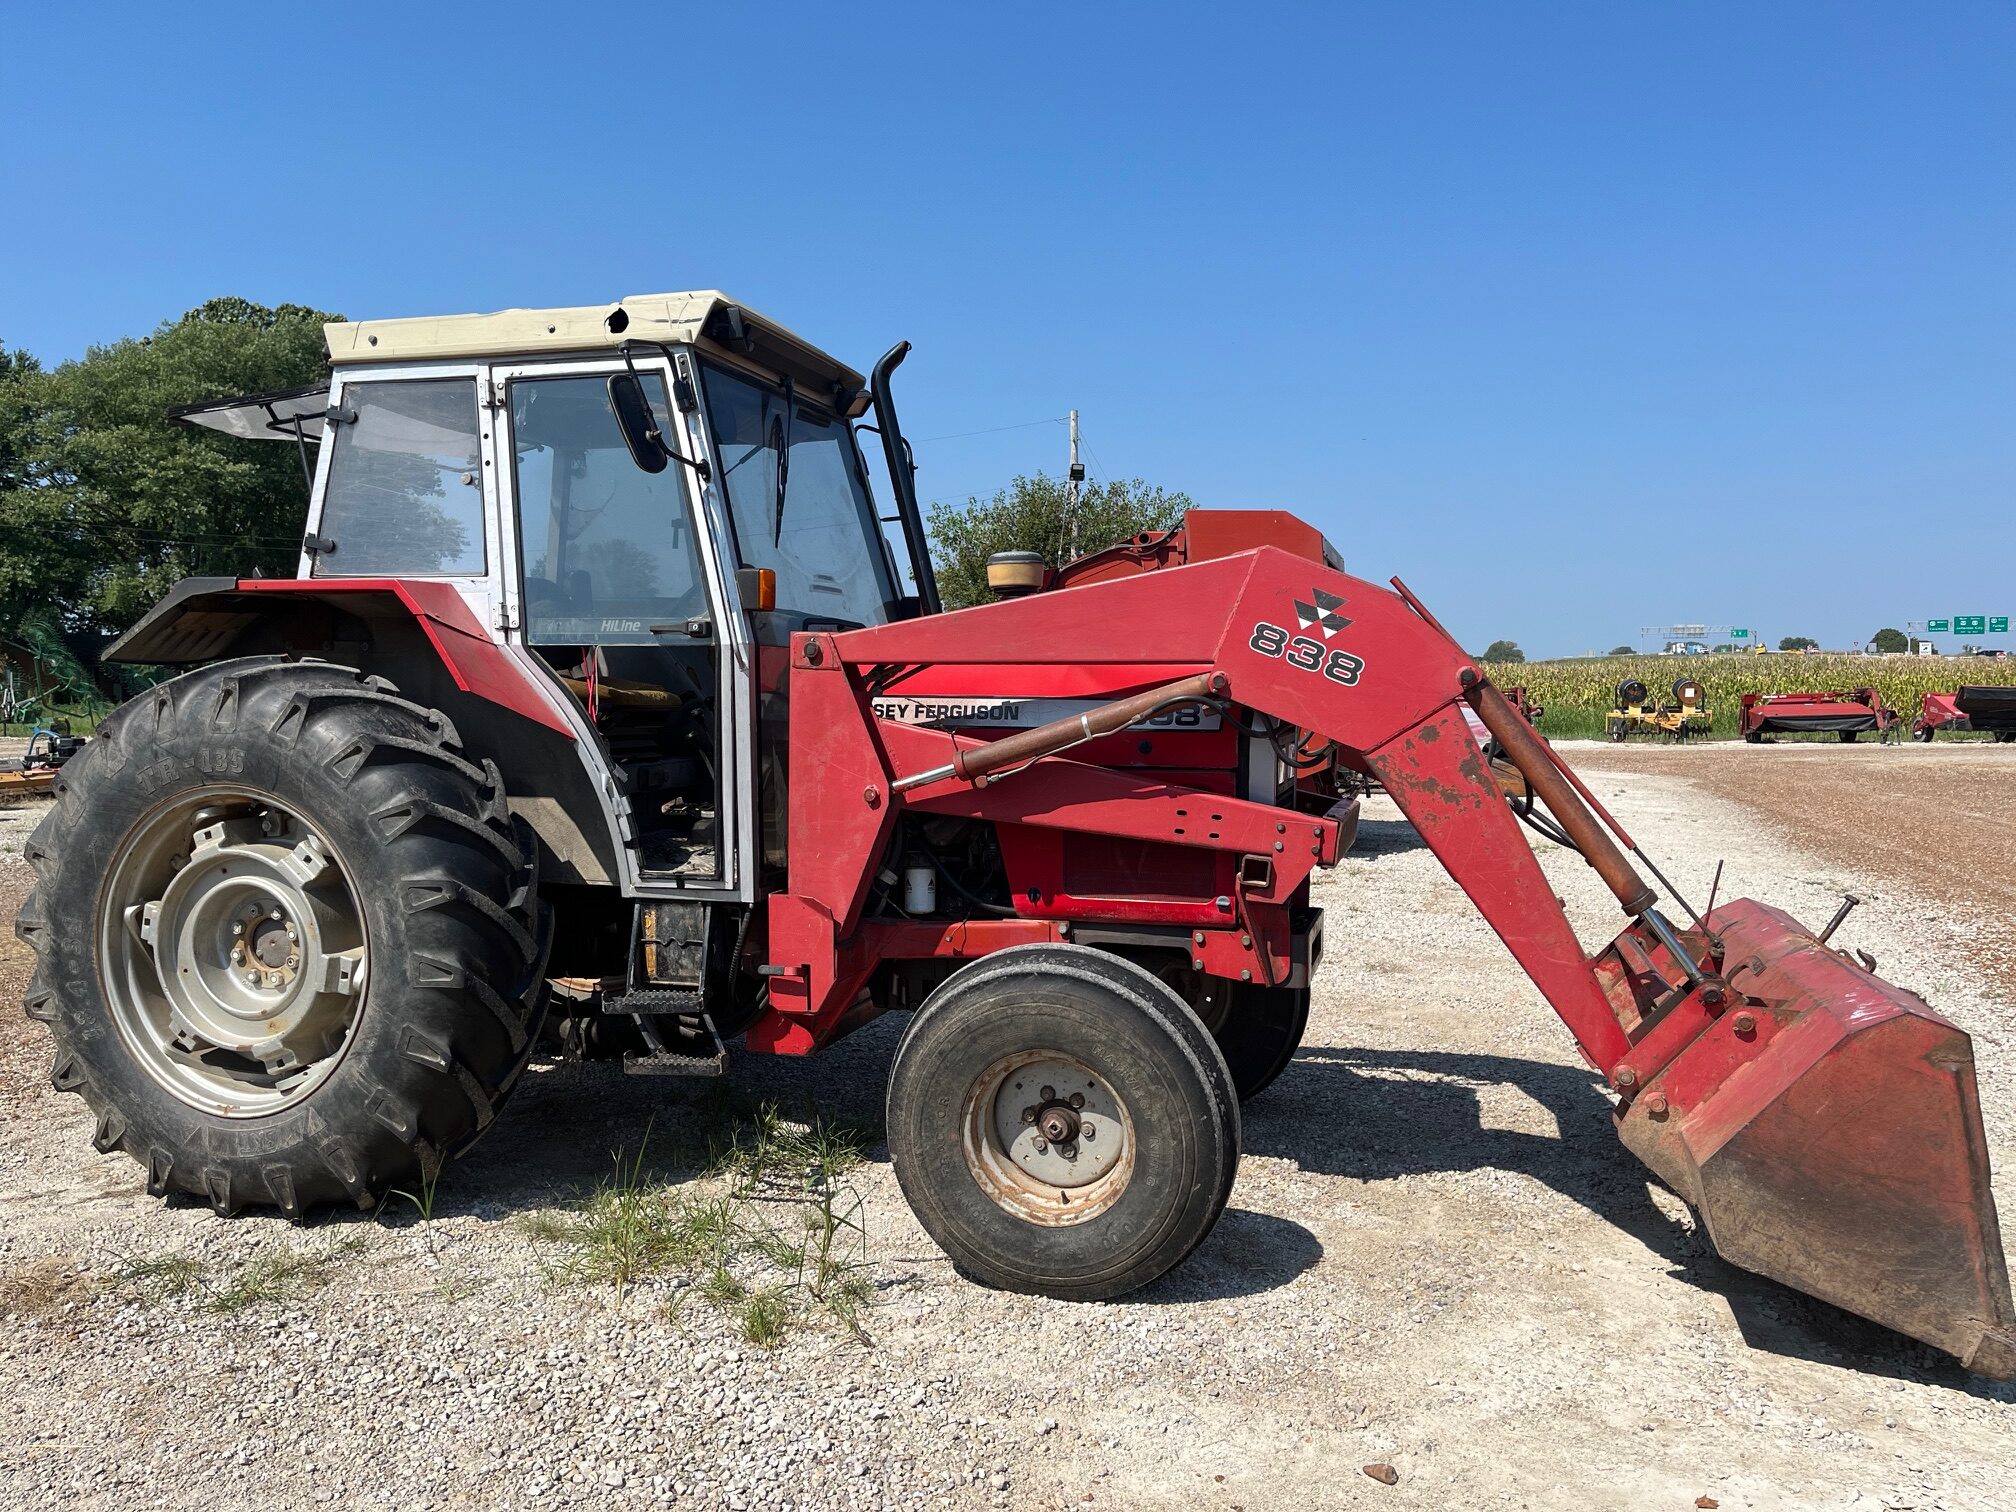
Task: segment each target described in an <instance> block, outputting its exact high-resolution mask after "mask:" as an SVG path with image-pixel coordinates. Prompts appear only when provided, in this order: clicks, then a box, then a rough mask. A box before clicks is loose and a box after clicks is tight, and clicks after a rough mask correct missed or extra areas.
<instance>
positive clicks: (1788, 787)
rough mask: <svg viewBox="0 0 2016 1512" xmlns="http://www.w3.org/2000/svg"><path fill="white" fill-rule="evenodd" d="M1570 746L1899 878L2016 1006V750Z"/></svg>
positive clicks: (1971, 744) (1792, 744) (1946, 745)
mask: <svg viewBox="0 0 2016 1512" xmlns="http://www.w3.org/2000/svg"><path fill="white" fill-rule="evenodd" d="M1569 749H1571V750H1572V751H1573V752H1574V757H1575V761H1576V763H1577V765H1578V766H1579V767H1581V768H1586V769H1588V770H1592V771H1594V770H1604V771H1609V770H1613V769H1616V770H1622V771H1638V772H1657V773H1670V774H1673V775H1676V776H1678V775H1682V774H1684V775H1685V776H1686V777H1687V778H1688V779H1689V780H1690V781H1692V782H1693V783H1695V785H1696V786H1698V787H1700V788H1702V789H1703V790H1705V791H1707V792H1710V793H1714V794H1716V795H1718V796H1720V797H1724V798H1733V799H1735V800H1736V801H1737V802H1739V803H1742V804H1744V805H1745V806H1747V807H1749V808H1751V809H1753V810H1755V811H1757V812H1758V813H1759V815H1760V817H1762V818H1763V819H1764V821H1765V822H1766V823H1767V824H1768V825H1769V826H1770V827H1771V829H1772V831H1773V832H1774V833H1775V834H1777V835H1781V836H1784V837H1786V838H1787V839H1789V840H1791V841H1792V842H1793V843H1795V844H1798V845H1800V846H1802V847H1804V848H1806V849H1808V850H1811V851H1814V852H1816V853H1818V854H1819V855H1822V856H1825V857H1826V858H1827V859H1828V860H1830V861H1832V862H1834V863H1835V864H1836V865H1840V866H1847V867H1851V868H1857V869H1859V870H1863V871H1867V872H1870V873H1872V874H1873V875H1874V876H1876V877H1878V878H1886V877H1894V878H1898V879H1902V880H1908V881H1909V883H1910V884H1911V886H1912V887H1913V888H1914V889H1915V890H1916V891H1917V892H1918V893H1920V894H1922V895H1924V896H1926V897H1929V898H1932V899H1934V900H1936V901H1937V902H1940V903H1943V904H1945V905H1946V907H1947V908H1948V909H1949V910H1953V911H1956V912H1964V913H1966V914H1968V915H1970V916H1971V917H1972V918H1973V920H1974V924H1975V935H1974V964H1975V965H1976V966H1977V967H1978V968H1979V970H1980V971H1981V972H1982V974H1983V975H1985V976H1986V977H1987V978H1988V979H1989V980H1990V981H1991V982H1992V983H1993V984H1994V987H1995V990H1996V993H1997V995H1998V996H2000V997H2001V998H2002V999H2003V1001H2005V1002H2010V1001H2016V824H2012V823H2011V818H2010V816H2011V815H2012V814H2016V746H2006V745H2003V746H1998V745H1992V744H1990V743H1988V742H1987V741H1986V740H1985V739H1983V740H1974V741H1954V740H1950V739H1949V740H1946V741H1935V742H1933V743H1932V744H1931V745H1916V744H1898V745H1891V746H1880V745H1877V744H1875V743H1874V742H1873V741H1868V740H1864V741H1862V742H1858V743H1857V744H1854V745H1847V746H1844V745H1842V744H1840V743H1839V742H1838V741H1835V742H1834V743H1833V744H1831V745H1829V744H1825V743H1816V742H1814V741H1808V740H1799V741H1792V740H1787V741H1784V742H1782V743H1780V742H1775V741H1774V742H1767V743H1765V744H1762V745H1755V746H1746V745H1743V744H1741V743H1740V742H1734V741H1732V742H1728V743H1718V744H1716V745H1708V746H1647V747H1644V748H1642V749H1633V750H1631V751H1630V752H1628V753H1623V752H1618V751H1617V750H1616V749H1615V747H1612V746H1605V745H1598V744H1591V745H1589V746H1588V747H1587V748H1586V749H1585V748H1583V747H1581V746H1575V747H1570V748H1569ZM1697 901H1698V900H1697Z"/></svg>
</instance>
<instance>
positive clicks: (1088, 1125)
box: [1078, 1118, 1094, 1142]
mask: <svg viewBox="0 0 2016 1512" xmlns="http://www.w3.org/2000/svg"><path fill="white" fill-rule="evenodd" d="M1093 1132H1094V1131H1093V1128H1092V1120H1091V1119H1089V1118H1088V1119H1086V1120H1085V1122H1083V1123H1081V1124H1080V1125H1078V1137H1079V1138H1080V1139H1083V1140H1086V1141H1088V1142H1089V1141H1090V1140H1091V1138H1092V1135H1093Z"/></svg>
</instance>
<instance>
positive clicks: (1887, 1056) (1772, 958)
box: [1618, 900, 2016, 1379]
mask: <svg viewBox="0 0 2016 1512" xmlns="http://www.w3.org/2000/svg"><path fill="white" fill-rule="evenodd" d="M1707 923H1708V926H1709V929H1710V932H1711V934H1712V936H1713V937H1714V938H1715V939H1716V940H1719V943H1720V950H1719V952H1717V951H1714V950H1712V949H1710V950H1709V951H1707V952H1706V953H1707V954H1708V955H1709V957H1710V960H1711V961H1713V960H1714V959H1716V958H1717V957H1718V956H1719V960H1720V965H1721V973H1722V976H1723V977H1724V978H1725V979H1726V981H1727V983H1728V988H1727V993H1728V995H1727V997H1726V999H1725V1000H1724V1001H1723V1002H1722V1003H1721V1004H1720V1005H1718V1009H1717V1011H1716V1012H1714V1014H1713V1015H1712V1017H1708V1016H1706V1015H1704V1018H1705V1026H1704V1027H1703V1028H1702V1029H1701V1031H1700V1032H1699V1033H1698V1034H1697V1035H1694V1036H1693V1037H1692V1039H1691V1040H1689V1041H1688V1042H1687V1043H1685V1044H1684V1046H1683V1047H1682V1048H1680V1049H1679V1050H1678V1051H1677V1053H1675V1054H1673V1055H1672V1056H1671V1057H1670V1058H1669V1059H1667V1060H1665V1062H1664V1064H1663V1065H1661V1066H1660V1067H1659V1068H1658V1069H1657V1070H1656V1071H1655V1072H1652V1073H1651V1074H1649V1075H1648V1076H1646V1078H1645V1079H1644V1081H1643V1084H1642V1085H1641V1086H1639V1087H1638V1088H1637V1089H1636V1095H1635V1096H1633V1097H1632V1098H1631V1099H1630V1101H1629V1102H1628V1103H1627V1104H1626V1105H1625V1106H1624V1108H1623V1109H1622V1110H1621V1111H1620V1113H1619V1115H1618V1131H1619V1133H1620V1134H1621V1135H1622V1137H1623V1140H1624V1142H1625V1144H1626V1145H1628V1146H1629V1147H1630V1149H1631V1150H1632V1151H1633V1152H1634V1153H1635V1154H1636V1155H1637V1156H1638V1157H1639V1158H1640V1159H1641V1160H1643V1161H1644V1162H1645V1163H1646V1164H1647V1165H1648V1166H1650V1167H1651V1168H1652V1169H1653V1171H1654V1172H1656V1173H1657V1174H1658V1175H1659V1176H1660V1177H1661V1178H1662V1179H1663V1180H1665V1181H1666V1182H1667V1183H1668V1184H1669V1185H1671V1186H1672V1187H1673V1188H1674V1189H1675V1190H1676V1191H1678V1192H1679V1193H1680V1194H1681V1195H1682V1196H1683V1197H1685V1198H1686V1199H1687V1200H1688V1201H1689V1202H1690V1203H1691V1204H1693V1206H1694V1208H1695V1210H1696V1211H1697V1212H1698V1213H1699V1214H1700V1215H1701V1217H1702V1219H1703V1221H1704V1222H1705V1223H1706V1225H1707V1229H1708V1233H1709V1236H1710V1238H1712V1239H1713V1241H1714V1244H1715V1248H1716V1250H1717V1251H1718V1252H1719V1253H1720V1254H1721V1255H1722V1257H1723V1258H1724V1259H1726V1260H1728V1261H1730V1262H1732V1263H1733V1264H1736V1265H1740V1266H1742V1267H1743V1268H1744V1269H1746V1270H1752V1271H1756V1272H1758V1273H1759V1274H1761V1275H1765V1276H1769V1277H1771V1278H1773V1279H1774V1280H1777V1281H1781V1282H1783V1283H1785V1284H1786V1285H1788V1286H1794V1287H1797V1288H1798V1289H1799V1290H1801V1291H1804V1292H1809V1293H1811V1294H1812V1295H1814V1296H1816V1297H1820V1298H1822V1299H1823V1300H1825V1301H1828V1302H1831V1303H1833V1304H1835V1305H1836V1306H1838V1307H1843V1308H1846V1309H1847V1310H1848V1311H1850V1312H1854V1313H1859V1314H1861V1315H1862V1316H1863V1317H1865V1318H1871V1319H1874V1320H1875V1321H1876V1322H1879V1323H1883V1324H1886V1325H1888V1326H1889V1327H1891V1328H1894V1329H1897V1330H1898V1331H1899V1332H1902V1333H1906V1334H1910V1335H1911V1336H1913V1337H1914V1338H1918V1339H1922V1340H1924V1341H1925V1342H1926V1343H1929V1344H1932V1345H1935V1346H1937V1347H1938V1348H1940V1349H1942V1350H1945V1351H1947V1352H1949V1353H1951V1354H1953V1355H1956V1356H1958V1357H1959V1359H1960V1361H1961V1363H1962V1364H1964V1365H1965V1366H1966V1367H1967V1368H1968V1369H1970V1370H1973V1371H1976V1372H1978V1373H1980V1374H1983V1375H1988V1376H1995V1377H1998V1378H2004V1379H2006V1378H2009V1377H2011V1376H2016V1311H2012V1308H2011V1304H2010V1295H2009V1275H2008V1267H2007V1263H2006V1262H2005V1260H2004V1258H2003V1254H2002V1242H2001V1235H2000V1233H1999V1231H1998V1228H1997V1225H1996V1219H1995V1201H1994V1197H1993V1195H1992V1194H1991V1193H1990V1190H1989V1182H1988V1152H1987V1147H1986V1143H1985V1139H1984V1136H1983V1133H1982V1125H1981V1107H1980V1103H1979V1101H1978V1099H1977V1097H1976V1093H1975V1085H1974V1055H1973V1046H1972V1043H1971V1041H1970V1040H1969V1039H1968V1037H1967V1035H1966V1034H1965V1033H1963V1032H1962V1031H1961V1030H1960V1029H1959V1028H1957V1027H1956V1026H1954V1025H1953V1024H1951V1023H1949V1022H1948V1021H1947V1020H1946V1019H1944V1018H1942V1017H1940V1015H1938V1014H1937V1013H1935V1012H1933V1011H1932V1009H1931V1008H1930V1007H1928V1006H1927V1005H1926V1004H1925V1003H1924V1002H1923V1001H1922V1000H1921V999H1919V998H1918V997H1916V996H1915V995H1913V994H1911V993H1909V992H1905V991H1903V990H1902V989H1900V988H1897V987H1893V986H1891V985H1890V984H1889V983H1888V982H1885V981H1884V980H1883V979H1882V978H1880V977H1878V976H1876V975H1875V973H1874V972H1873V971H1871V970H1867V969H1865V968H1864V967H1863V966H1862V965H1859V964H1857V963H1856V962H1854V961H1853V960H1850V959H1849V958H1848V957H1846V956H1845V955H1844V954H1842V953H1841V952H1839V951H1836V950H1833V949H1830V948H1828V947H1827V946H1825V945H1823V944H1821V943H1819V942H1818V941H1817V940H1815V939H1814V937H1813V935H1812V934H1811V933H1810V932H1809V931H1808V930H1807V929H1805V928H1804V927H1803V926H1802V925H1800V924H1798V923H1797V922H1796V921H1794V920H1793V919H1792V918H1790V917H1789V916H1787V915H1786V914H1783V913H1781V912H1779V911H1778V910H1777V909H1774V908H1767V907H1765V906H1764V905H1762V904H1759V903H1754V902H1750V901H1748V900H1740V901H1737V902H1732V903H1729V904H1727V905H1725V906H1723V907H1721V908H1717V909H1716V910H1715V911H1714V912H1713V914H1712V915H1710V917H1709V919H1708V921H1707ZM1690 938H1691V939H1693V940H1694V941H1697V942H1699V941H1700V936H1698V935H1695V936H1691V937H1690ZM1703 943H1705V942H1703ZM1651 1039H1652V1036H1651V1035H1649V1034H1648V1035H1645V1036H1642V1037H1641V1038H1640V1040H1639V1044H1640V1045H1641V1046H1648V1045H1649V1044H1650V1043H1651Z"/></svg>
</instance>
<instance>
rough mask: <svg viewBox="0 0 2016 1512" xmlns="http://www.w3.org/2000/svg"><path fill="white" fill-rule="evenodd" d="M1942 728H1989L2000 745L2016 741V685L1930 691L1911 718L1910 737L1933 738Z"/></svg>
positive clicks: (1958, 729)
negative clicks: (1951, 691) (1916, 713)
mask: <svg viewBox="0 0 2016 1512" xmlns="http://www.w3.org/2000/svg"><path fill="white" fill-rule="evenodd" d="M1941 730H1945V731H1948V732H1949V733H1954V734H1957V733H1959V732H1961V731H1966V730H1982V731H1986V732H1987V733H1988V735H1989V736H1990V737H1991V738H1992V739H1993V740H1994V741H1995V743H1996V744H1997V745H2006V744H2008V743H2009V742H2010V741H2016V688H1997V687H1971V686H1970V687H1964V688H1961V689H1960V690H1959V691H1958V692H1955V693H1927V694H1926V695H1925V701H1924V703H1923V705H1922V706H1921V707H1920V708H1919V710H1918V717H1917V718H1916V719H1914V720H1912V721H1911V738H1912V739H1913V740H1930V739H1931V738H1932V737H1933V736H1934V735H1936V734H1938V733H1939V732H1940V731H1941Z"/></svg>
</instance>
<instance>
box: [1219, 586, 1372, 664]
mask: <svg viewBox="0 0 2016 1512" xmlns="http://www.w3.org/2000/svg"><path fill="white" fill-rule="evenodd" d="M1309 597H1310V598H1312V599H1314V600H1315V602H1314V603H1313V604H1305V603H1304V602H1302V600H1301V599H1294V600H1292V601H1291V602H1293V603H1294V605H1295V622H1296V625H1297V626H1298V627H1299V628H1301V629H1303V630H1317V631H1321V632H1322V635H1323V639H1322V640H1320V641H1319V640H1312V639H1310V637H1308V636H1307V635H1295V636H1291V635H1290V634H1289V633H1288V632H1287V631H1286V630H1284V629H1282V628H1281V627H1280V626H1279V625H1270V624H1268V623H1267V621H1265V620H1261V621H1259V622H1258V623H1257V624H1255V625H1254V626H1253V635H1252V638H1251V639H1250V640H1248V641H1247V642H1246V644H1247V645H1248V646H1250V647H1252V648H1253V649H1254V650H1255V651H1258V652H1259V653H1260V654H1261V655H1262V656H1278V657H1280V658H1281V660H1283V661H1285V662H1286V663H1288V665H1289V666H1291V667H1297V668H1300V669H1301V670H1302V671H1304V672H1320V673H1322V674H1323V675H1324V676H1325V677H1327V678H1329V679H1330V681H1332V682H1334V683H1341V684H1343V685H1344V686H1345V687H1347V688H1355V687H1357V686H1358V678H1359V675H1360V674H1361V673H1363V672H1364V670H1365V661H1364V658H1363V657H1358V656H1353V655H1352V654H1351V653H1350V652H1349V651H1346V650H1345V649H1344V648H1343V647H1342V646H1334V647H1333V646H1331V645H1329V644H1328V642H1329V640H1330V637H1331V636H1333V635H1335V634H1336V633H1337V632H1338V631H1340V630H1344V629H1348V628H1349V627H1350V624H1351V621H1350V619H1349V618H1348V617H1347V616H1345V615H1342V614H1339V613H1338V612H1337V611H1338V610H1339V609H1341V608H1343V607H1344V600H1342V599H1341V598H1339V597H1338V596H1337V595H1336V594H1334V593H1325V592H1324V591H1323V590H1322V589H1321V588H1312V589H1311V590H1310V591H1309Z"/></svg>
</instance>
